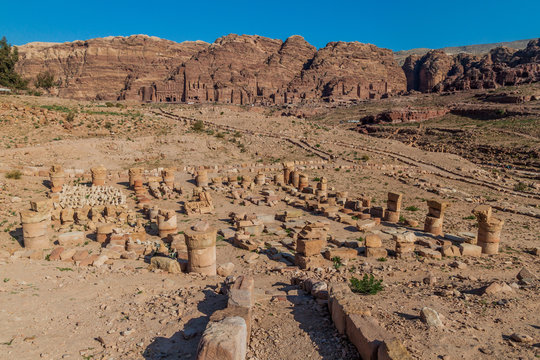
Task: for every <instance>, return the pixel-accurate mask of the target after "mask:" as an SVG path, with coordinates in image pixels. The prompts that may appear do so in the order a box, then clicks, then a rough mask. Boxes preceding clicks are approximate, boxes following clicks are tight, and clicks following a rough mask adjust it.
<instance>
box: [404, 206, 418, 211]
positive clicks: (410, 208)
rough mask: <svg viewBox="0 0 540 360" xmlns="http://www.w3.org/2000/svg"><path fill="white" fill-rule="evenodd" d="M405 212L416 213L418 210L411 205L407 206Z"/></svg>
mask: <svg viewBox="0 0 540 360" xmlns="http://www.w3.org/2000/svg"><path fill="white" fill-rule="evenodd" d="M405 210H407V211H418V210H420V209H419V208H417V207H416V206H414V205H413V206H407V207H406V208H405Z"/></svg>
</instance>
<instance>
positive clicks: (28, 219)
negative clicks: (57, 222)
mask: <svg viewBox="0 0 540 360" xmlns="http://www.w3.org/2000/svg"><path fill="white" fill-rule="evenodd" d="M20 215H21V223H22V230H23V241H24V247H25V248H28V249H46V248H48V247H49V226H50V224H51V212H50V211H43V212H38V211H30V210H28V211H21V213H20Z"/></svg>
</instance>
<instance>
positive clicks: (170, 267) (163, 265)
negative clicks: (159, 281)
mask: <svg viewBox="0 0 540 360" xmlns="http://www.w3.org/2000/svg"><path fill="white" fill-rule="evenodd" d="M150 264H151V265H153V266H155V267H156V268H158V269H161V270H165V271H167V272H169V273H171V274H180V273H181V272H182V270H181V269H180V263H178V261H176V259H171V258H169V257H164V256H154V257H152V259H151V260H150Z"/></svg>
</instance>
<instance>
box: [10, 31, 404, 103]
mask: <svg viewBox="0 0 540 360" xmlns="http://www.w3.org/2000/svg"><path fill="white" fill-rule="evenodd" d="M19 50H20V54H21V56H20V61H19V63H18V65H17V68H18V70H19V72H20V73H21V74H22V75H23V76H24V77H27V78H30V79H34V78H35V77H36V75H37V74H38V73H39V72H41V71H44V70H50V71H52V72H53V73H54V74H55V75H56V77H57V78H58V79H60V81H61V84H60V86H59V88H58V89H57V90H56V91H57V93H58V95H59V96H62V97H71V98H78V99H134V100H142V101H156V102H181V101H184V102H204V101H208V102H214V101H218V102H225V103H235V104H252V103H260V104H274V103H278V104H281V103H293V102H298V101H303V100H311V101H321V100H326V101H340V100H347V101H348V100H358V99H370V98H380V97H382V96H385V95H388V94H392V93H393V94H395V93H398V92H400V91H404V90H405V89H406V84H405V76H404V74H403V71H402V70H401V68H400V67H399V66H398V65H397V64H396V63H395V61H394V60H393V57H392V52H391V51H390V50H386V49H380V48H377V47H376V46H374V45H366V44H360V43H357V42H353V43H343V42H337V43H330V44H328V45H327V46H326V47H325V48H323V49H321V50H319V51H317V49H316V48H315V47H313V46H312V45H310V44H309V43H308V42H306V41H305V40H304V39H303V38H302V37H300V36H292V37H290V38H288V39H287V40H286V41H284V42H283V41H282V40H275V39H269V38H266V37H262V36H249V35H235V34H231V35H227V36H224V37H222V38H219V39H217V40H216V41H215V42H214V43H213V44H207V43H204V42H185V43H175V42H172V41H168V40H162V39H158V38H153V37H148V36H144V35H136V36H130V37H109V38H102V39H92V40H88V41H76V42H73V43H64V44H43V43H32V44H28V45H24V46H21V47H20V48H19Z"/></svg>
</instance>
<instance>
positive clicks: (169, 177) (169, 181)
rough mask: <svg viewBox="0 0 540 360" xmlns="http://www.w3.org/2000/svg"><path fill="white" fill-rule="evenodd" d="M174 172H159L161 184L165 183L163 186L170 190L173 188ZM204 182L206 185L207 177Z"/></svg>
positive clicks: (173, 169)
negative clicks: (161, 179) (161, 178)
mask: <svg viewBox="0 0 540 360" xmlns="http://www.w3.org/2000/svg"><path fill="white" fill-rule="evenodd" d="M175 171H176V169H175V168H166V169H163V171H162V172H161V176H162V177H163V182H164V183H165V185H167V186H168V187H170V188H171V189H172V188H173V187H174V173H175ZM206 182H207V183H208V175H207V180H206Z"/></svg>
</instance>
